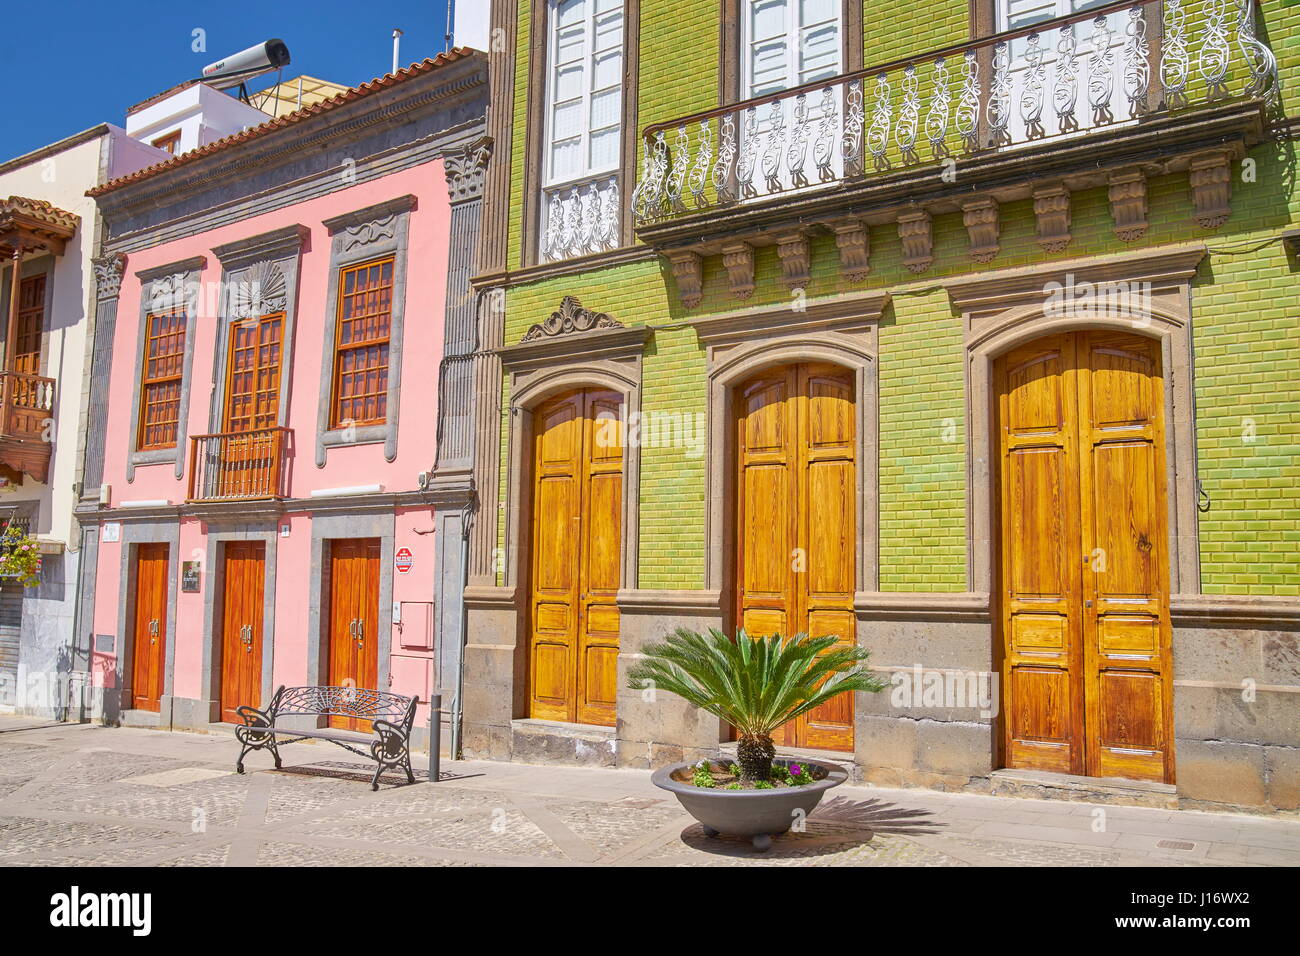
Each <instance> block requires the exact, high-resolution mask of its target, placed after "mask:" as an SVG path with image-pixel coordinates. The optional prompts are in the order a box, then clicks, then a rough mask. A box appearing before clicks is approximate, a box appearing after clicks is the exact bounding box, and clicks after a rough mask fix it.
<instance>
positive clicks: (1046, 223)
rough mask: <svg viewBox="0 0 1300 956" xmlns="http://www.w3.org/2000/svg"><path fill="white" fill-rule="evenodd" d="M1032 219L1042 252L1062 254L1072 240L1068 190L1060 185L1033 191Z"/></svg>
mask: <svg viewBox="0 0 1300 956" xmlns="http://www.w3.org/2000/svg"><path fill="white" fill-rule="evenodd" d="M1034 218H1035V219H1037V221H1038V244H1039V245H1040V246H1042V247H1043V251H1044V252H1064V251H1065V247H1066V246H1068V245H1069V244H1070V240H1071V239H1073V238H1074V237H1073V236H1072V235H1071V234H1070V190H1068V189H1066V188H1065V186H1064V185H1063V184H1061V183H1056V184H1054V185H1051V186H1042V187H1040V188H1038V189H1035V190H1034Z"/></svg>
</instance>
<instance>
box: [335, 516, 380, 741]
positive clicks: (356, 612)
mask: <svg viewBox="0 0 1300 956" xmlns="http://www.w3.org/2000/svg"><path fill="white" fill-rule="evenodd" d="M379 554H380V552H379V539H378V538H349V539H338V540H332V541H330V543H329V595H330V598H329V601H330V610H329V684H330V685H331V686H334V687H357V688H363V689H366V690H378V689H379ZM370 725H371V721H370V720H369V719H361V718H356V717H346V716H334V717H331V718H330V726H331V727H341V728H343V729H345V730H359V731H366V732H368V731H369V730H370Z"/></svg>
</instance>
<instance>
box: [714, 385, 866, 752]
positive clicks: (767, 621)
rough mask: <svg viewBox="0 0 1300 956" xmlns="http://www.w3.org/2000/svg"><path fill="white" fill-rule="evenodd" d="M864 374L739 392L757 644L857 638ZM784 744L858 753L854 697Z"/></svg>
mask: <svg viewBox="0 0 1300 956" xmlns="http://www.w3.org/2000/svg"><path fill="white" fill-rule="evenodd" d="M853 395H854V378H853V374H852V373H851V372H849V371H847V370H845V369H842V368H840V367H838V366H834V365H828V364H805V365H793V366H786V367H782V368H776V369H770V370H768V371H765V372H763V373H760V374H759V375H757V376H755V377H754V378H752V379H750V380H749V381H748V382H746V383H744V384H743V385H741V386H740V387H739V388H738V390H737V393H736V409H737V418H738V421H737V431H736V435H737V440H736V448H737V459H738V466H739V476H738V481H739V485H738V487H739V494H738V495H737V504H738V509H739V513H738V521H737V529H738V538H739V540H738V543H737V551H738V561H737V566H738V573H739V582H738V587H737V614H736V616H737V619H738V620H739V621H740V624H741V626H743V627H744V628H745V630H746V632H748V633H749V634H750V635H752V636H755V637H759V636H766V635H770V634H786V635H789V634H798V633H808V634H810V635H812V636H815V637H821V636H826V635H835V636H837V637H839V638H840V641H841V642H842V643H844V644H852V643H853V642H854V641H855V640H856V638H857V622H856V618H855V617H854V612H853V594H854V590H855V587H856V577H857V562H856V540H857V538H856V527H857V507H856V496H857V454H856V447H857V438H856V424H855V406H854V397H853ZM774 739H775V741H776V742H777V743H779V744H784V745H786V746H794V747H813V748H818V749H828V750H852V749H853V696H852V695H851V694H844V695H841V696H839V697H837V698H835V699H834V700H832V701H829V702H828V703H826V704H823V705H822V706H821V707H818V708H816V709H815V710H813V711H811V712H809V713H808V714H805V715H803V716H802V717H799V718H798V719H796V720H795V721H792V722H791V723H790V724H787V725H786V726H785V727H784V728H782V729H781V731H779V732H778V735H777V736H776V737H774Z"/></svg>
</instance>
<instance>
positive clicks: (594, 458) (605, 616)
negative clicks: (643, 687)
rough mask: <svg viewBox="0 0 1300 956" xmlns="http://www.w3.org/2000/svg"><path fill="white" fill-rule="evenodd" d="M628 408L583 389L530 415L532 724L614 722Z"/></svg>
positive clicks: (603, 393)
mask: <svg viewBox="0 0 1300 956" xmlns="http://www.w3.org/2000/svg"><path fill="white" fill-rule="evenodd" d="M621 409H622V399H621V397H620V396H619V395H618V394H617V393H616V392H612V391H608V390H605V389H597V388H585V389H578V390H576V391H572V392H567V393H565V394H563V395H559V396H557V397H555V398H553V399H550V400H549V401H547V402H546V403H545V404H543V405H542V406H540V407H539V408H538V409H536V411H534V413H533V436H534V437H533V475H532V480H533V488H532V494H533V497H532V529H531V530H532V537H531V540H532V558H531V565H532V569H531V575H530V578H531V582H530V602H529V604H530V606H529V616H530V634H529V661H528V672H529V715H530V716H532V717H537V718H542V719H546V720H562V721H569V722H573V723H581V724H603V725H606V726H611V727H612V726H613V725H614V723H615V704H616V701H617V696H618V630H619V613H618V604H617V603H616V601H615V598H616V596H617V593H618V588H619V584H620V574H621V554H622V540H623V527H622V525H623V522H622V515H623V424H622V418H621Z"/></svg>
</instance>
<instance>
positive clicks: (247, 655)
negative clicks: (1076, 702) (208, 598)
mask: <svg viewBox="0 0 1300 956" xmlns="http://www.w3.org/2000/svg"><path fill="white" fill-rule="evenodd" d="M221 579H222V582H223V592H224V593H223V594H222V602H221V719H222V720H223V721H226V722H228V723H243V720H242V718H240V716H239V715H238V714H237V713H236V712H235V708H236V707H239V706H240V705H241V704H244V705H247V706H250V707H260V706H262V703H261V701H262V630H263V625H264V623H265V622H264V620H263V617H264V606H265V605H264V603H263V598H264V597H265V594H266V545H265V543H263V542H261V541H229V542H227V543H226V544H225V545H224V555H223V557H222V578H221Z"/></svg>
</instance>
